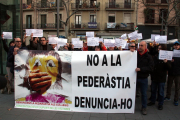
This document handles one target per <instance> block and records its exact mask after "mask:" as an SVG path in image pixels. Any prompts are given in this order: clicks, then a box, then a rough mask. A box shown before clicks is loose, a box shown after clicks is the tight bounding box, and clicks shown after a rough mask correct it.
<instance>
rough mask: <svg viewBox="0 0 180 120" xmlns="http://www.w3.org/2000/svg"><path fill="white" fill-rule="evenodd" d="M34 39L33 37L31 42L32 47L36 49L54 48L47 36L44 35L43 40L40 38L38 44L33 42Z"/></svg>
mask: <svg viewBox="0 0 180 120" xmlns="http://www.w3.org/2000/svg"><path fill="white" fill-rule="evenodd" d="M32 40H33V39H31V42H30V47H32V48H35V49H36V50H48V51H50V50H54V49H53V48H52V47H51V46H50V45H49V44H48V41H47V40H46V38H45V37H42V38H41V40H40V43H37V44H33V42H32Z"/></svg>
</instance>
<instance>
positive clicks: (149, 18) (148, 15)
mask: <svg viewBox="0 0 180 120" xmlns="http://www.w3.org/2000/svg"><path fill="white" fill-rule="evenodd" d="M144 15H145V23H154V15H155V10H154V9H149V8H147V9H144Z"/></svg>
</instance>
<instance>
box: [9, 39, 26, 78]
mask: <svg viewBox="0 0 180 120" xmlns="http://www.w3.org/2000/svg"><path fill="white" fill-rule="evenodd" d="M19 49H27V48H26V47H25V46H22V41H21V39H20V38H16V39H15V46H13V47H10V48H9V52H8V57H7V60H8V62H10V63H11V64H12V66H11V69H10V71H11V73H12V74H14V56H15V55H16V54H17V51H18V50H19Z"/></svg>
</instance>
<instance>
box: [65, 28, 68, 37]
mask: <svg viewBox="0 0 180 120" xmlns="http://www.w3.org/2000/svg"><path fill="white" fill-rule="evenodd" d="M65 36H66V38H68V26H67V25H65Z"/></svg>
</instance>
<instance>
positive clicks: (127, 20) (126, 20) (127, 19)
mask: <svg viewBox="0 0 180 120" xmlns="http://www.w3.org/2000/svg"><path fill="white" fill-rule="evenodd" d="M124 23H131V14H130V13H124Z"/></svg>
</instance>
